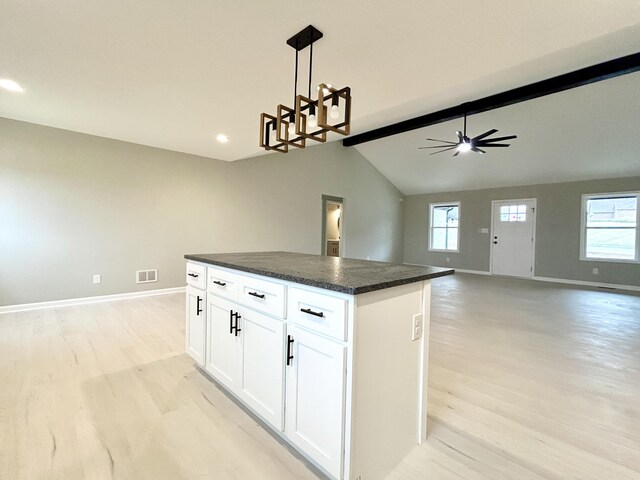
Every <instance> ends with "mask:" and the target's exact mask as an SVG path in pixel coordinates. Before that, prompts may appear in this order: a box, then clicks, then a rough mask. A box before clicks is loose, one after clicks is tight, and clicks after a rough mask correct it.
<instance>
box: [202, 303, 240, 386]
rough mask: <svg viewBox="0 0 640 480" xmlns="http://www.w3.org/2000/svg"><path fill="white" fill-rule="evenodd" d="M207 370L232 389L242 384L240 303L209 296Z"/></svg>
mask: <svg viewBox="0 0 640 480" xmlns="http://www.w3.org/2000/svg"><path fill="white" fill-rule="evenodd" d="M207 304H208V305H207V307H208V308H207V315H208V322H207V340H206V352H207V354H206V363H205V366H204V368H205V370H206V371H207V372H209V373H210V374H211V375H213V377H215V379H216V380H218V381H219V382H220V383H222V384H223V385H225V386H227V387H229V388H230V389H232V390H236V389H238V388H239V385H240V373H241V370H240V359H241V353H242V352H241V347H242V345H241V340H242V337H240V333H242V327H241V325H240V320H241V319H240V318H239V316H240V314H239V312H238V308H237V306H236V305H235V304H234V303H232V302H229V301H227V300H223V299H221V298H218V297H215V296H213V295H209V300H208V302H207Z"/></svg>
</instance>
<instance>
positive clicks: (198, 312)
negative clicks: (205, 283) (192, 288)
mask: <svg viewBox="0 0 640 480" xmlns="http://www.w3.org/2000/svg"><path fill="white" fill-rule="evenodd" d="M200 302H202V299H201V298H200V295H198V301H197V302H196V315H197V316H200V314H201V313H202V309H201V308H200Z"/></svg>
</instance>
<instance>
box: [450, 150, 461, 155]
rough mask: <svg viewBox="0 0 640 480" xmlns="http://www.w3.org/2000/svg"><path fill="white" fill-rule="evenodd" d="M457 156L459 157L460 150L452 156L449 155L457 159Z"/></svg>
mask: <svg viewBox="0 0 640 480" xmlns="http://www.w3.org/2000/svg"><path fill="white" fill-rule="evenodd" d="M458 155H460V150H456V153H454V154H453V155H451V156H452V157H457V156H458Z"/></svg>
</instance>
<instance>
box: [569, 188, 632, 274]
mask: <svg viewBox="0 0 640 480" xmlns="http://www.w3.org/2000/svg"><path fill="white" fill-rule="evenodd" d="M620 196H623V197H624V196H626V197H636V251H635V254H636V256H635V258H634V259H631V260H630V259H626V258H609V257H607V258H596V257H593V258H588V257H587V245H586V233H587V222H586V220H587V212H586V206H587V200H589V198H593V197H595V198H617V197H620ZM580 261H582V262H606V263H632V264H634V263H640V192H608V193H583V194H582V198H581V199H580Z"/></svg>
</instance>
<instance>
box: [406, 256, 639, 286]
mask: <svg viewBox="0 0 640 480" xmlns="http://www.w3.org/2000/svg"><path fill="white" fill-rule="evenodd" d="M404 265H414V266H416V267H426V266H428V265H423V264H421V263H405V264H404ZM431 266H437V265H431ZM441 268H453V269H454V270H455V271H456V273H471V274H473V275H491V272H486V271H484V270H465V269H463V268H455V267H441ZM514 278H522V280H537V281H539V282H550V283H564V284H567V285H579V286H585V287H600V288H613V289H617V290H629V291H632V292H640V287H639V286H635V285H621V284H618V283H602V282H587V281H583V280H571V279H567V278H552V277H537V276H533V277H514Z"/></svg>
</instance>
